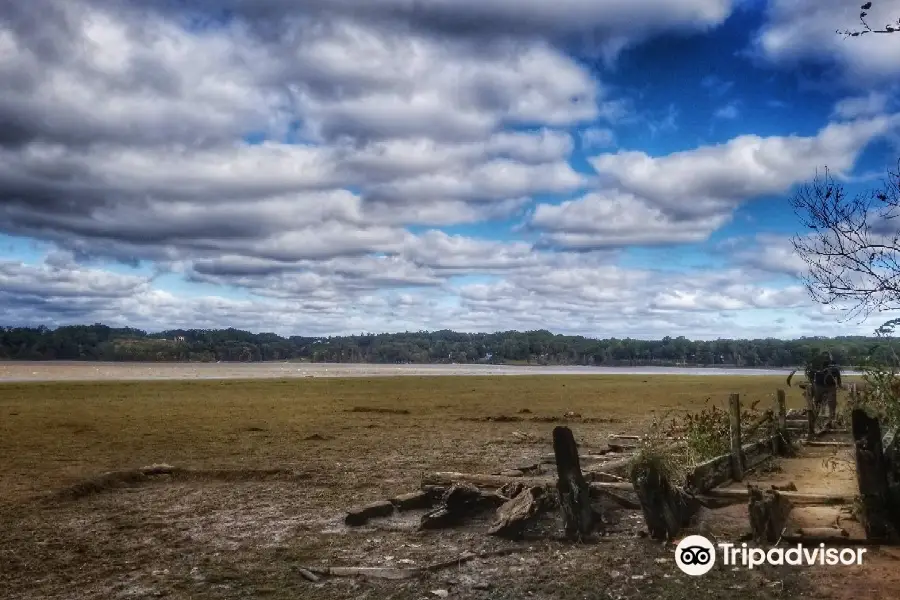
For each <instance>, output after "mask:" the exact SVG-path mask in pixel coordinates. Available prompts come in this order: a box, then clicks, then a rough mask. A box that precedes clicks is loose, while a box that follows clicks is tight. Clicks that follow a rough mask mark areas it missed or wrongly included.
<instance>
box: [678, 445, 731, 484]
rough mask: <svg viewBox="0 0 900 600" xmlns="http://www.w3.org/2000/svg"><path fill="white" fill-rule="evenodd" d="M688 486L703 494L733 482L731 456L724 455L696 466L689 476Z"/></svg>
mask: <svg viewBox="0 0 900 600" xmlns="http://www.w3.org/2000/svg"><path fill="white" fill-rule="evenodd" d="M686 479H687V481H686V483H687V485H688V486H689V487H690V488H691V489H693V490H695V491H697V492H698V493H703V492H705V491H706V490H711V489H712V488H714V487H718V486H720V485H722V484H723V483H726V482H728V481H731V455H730V454H723V455H722V456H717V457H715V458H711V459H709V460H707V461H704V462H702V463H700V464H699V465H697V466H695V467H694V468H693V469H692V470H691V472H690V473H688V475H687V478H686Z"/></svg>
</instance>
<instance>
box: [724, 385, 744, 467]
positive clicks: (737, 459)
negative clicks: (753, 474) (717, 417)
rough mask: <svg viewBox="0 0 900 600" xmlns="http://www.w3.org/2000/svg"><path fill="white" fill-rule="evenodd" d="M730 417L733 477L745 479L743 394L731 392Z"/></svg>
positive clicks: (729, 400)
mask: <svg viewBox="0 0 900 600" xmlns="http://www.w3.org/2000/svg"><path fill="white" fill-rule="evenodd" d="M728 418H729V425H730V428H731V477H732V478H733V479H734V480H735V481H742V480H743V479H744V461H743V457H742V453H741V396H740V394H731V397H730V398H729V399H728Z"/></svg>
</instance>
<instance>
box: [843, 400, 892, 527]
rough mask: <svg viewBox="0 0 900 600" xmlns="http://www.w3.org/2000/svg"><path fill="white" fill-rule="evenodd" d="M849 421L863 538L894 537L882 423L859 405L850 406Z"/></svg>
mask: <svg viewBox="0 0 900 600" xmlns="http://www.w3.org/2000/svg"><path fill="white" fill-rule="evenodd" d="M851 421H852V426H853V441H854V442H855V445H856V482H857V484H858V486H859V495H860V499H861V500H862V512H863V514H862V515H861V521H862V522H863V526H864V527H865V530H866V538H868V539H883V540H890V539H896V536H897V529H896V527H895V523H894V520H895V519H896V508H897V507H892V506H891V502H890V494H889V490H888V480H887V471H888V469H887V461H886V459H885V456H884V448H883V447H882V439H881V426H880V425H879V423H878V419H877V418H875V417H871V416H869V415H868V414H867V413H866V411H865V410H863V409H861V408H854V409H853V412H852V413H851ZM892 508H894V510H893V511H892V510H891V509H892ZM892 512H894V515H892V514H891V513H892ZM892 517H893V518H892Z"/></svg>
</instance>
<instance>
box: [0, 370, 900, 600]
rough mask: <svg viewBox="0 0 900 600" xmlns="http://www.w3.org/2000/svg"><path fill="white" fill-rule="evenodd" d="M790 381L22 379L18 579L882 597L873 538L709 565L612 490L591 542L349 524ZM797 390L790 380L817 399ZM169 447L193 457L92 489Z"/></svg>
mask: <svg viewBox="0 0 900 600" xmlns="http://www.w3.org/2000/svg"><path fill="white" fill-rule="evenodd" d="M778 383H779V381H778V380H777V379H769V378H762V377H744V378H690V377H681V378H679V377H675V378H648V379H641V378H635V377H625V378H621V377H620V378H616V377H593V378H591V377H584V378H580V377H571V376H566V377H561V378H553V377H522V378H519V377H516V378H511V379H510V378H491V377H485V378H458V377H446V378H411V377H410V378H407V377H404V378H396V379H387V378H379V379H353V380H351V379H346V380H325V379H319V380H304V382H303V383H302V384H298V382H296V381H293V382H292V381H271V382H260V381H232V382H141V383H136V382H135V383H102V384H99V383H83V384H82V383H65V384H63V383H59V384H50V383H44V384H6V385H0V590H3V593H2V594H0V596H2V597H3V598H11V599H17V600H18V599H21V600H37V599H39V598H40V599H43V598H60V599H61V598H79V599H80V598H96V599H101V598H103V599H106V598H113V599H119V598H122V599H125V598H216V599H219V598H221V599H232V598H325V599H327V598H369V599H373V600H378V599H387V598H404V599H405V598H410V599H422V598H441V597H451V598H453V597H456V598H510V599H513V598H516V599H520V598H612V599H615V600H620V599H627V598H667V599H668V598H675V599H677V598H685V599H686V598H692V599H693V598H697V597H710V598H733V597H735V595H737V594H740V595H741V597H743V598H806V597H809V598H812V597H816V598H821V597H823V593H827V594H832V595H831V597H834V598H843V597H845V596H841V595H838V594H839V592H840V590H841V582H843V581H846V580H847V578H848V577H851V578H853V577H855V578H857V579H858V580H859V581H860V582H863V584H864V585H863V587H865V586H872V587H873V589H876V590H877V593H878V595H876V596H874V597H892V596H884V595H881V593H882V592H886V590H888V589H890V586H891V585H896V579H894V580H888V579H887V577H888V576H890V569H891V567H892V565H893V564H895V563H894V561H895V560H896V557H892V556H893V555H891V554H889V553H884V554H883V555H882V554H881V553H874V552H873V553H872V554H871V555H870V556H872V557H874V558H872V560H871V561H867V562H866V563H865V564H864V565H863V568H861V569H858V572H857V571H854V572H850V571H846V572H845V571H841V572H839V573H835V572H833V571H832V572H829V573H824V574H819V573H814V571H815V569H810V570H809V571H806V570H804V569H799V568H797V567H767V568H761V569H754V570H753V571H748V570H746V569H738V570H731V569H728V568H720V567H719V566H717V567H716V568H715V569H713V571H711V572H710V573H708V574H707V575H705V576H703V577H688V576H686V575H684V574H682V573H681V572H680V571H679V570H678V569H677V567H675V565H674V562H673V557H674V552H673V545H668V546H666V545H663V544H660V543H656V542H652V541H649V540H647V539H646V538H645V537H643V520H642V518H641V516H640V514H639V513H637V512H635V511H627V510H623V509H620V508H618V507H615V506H613V505H606V504H603V506H602V508H603V509H604V513H605V515H606V517H607V520H608V526H607V532H606V535H605V536H602V537H600V538H598V539H596V540H593V541H591V542H590V543H585V544H572V543H568V542H565V541H562V540H561V539H560V535H559V534H560V526H559V523H558V522H557V519H556V517H555V516H554V515H550V516H548V517H547V518H546V519H545V520H543V521H542V522H541V523H540V524H539V525H538V526H536V527H535V528H534V530H532V531H530V532H529V533H528V535H527V537H526V539H525V540H524V541H519V542H508V541H503V540H498V539H495V538H492V537H490V536H487V535H485V530H486V528H487V525H488V522H487V521H486V520H482V521H478V520H476V521H474V522H471V523H468V524H467V525H466V526H464V527H461V528H457V529H451V530H441V531H429V532H419V531H416V529H415V527H416V524H417V522H418V518H419V516H420V513H415V512H413V513H406V514H401V515H400V516H397V517H392V518H389V519H383V520H376V521H373V522H371V523H370V524H369V525H367V526H365V527H357V528H348V527H346V526H344V524H343V516H344V514H345V511H346V509H348V508H350V507H351V506H355V505H359V504H362V503H365V502H369V501H373V500H380V499H384V498H389V497H391V496H393V495H396V494H398V493H403V492H407V491H412V490H414V489H416V488H417V487H418V485H419V482H420V481H421V476H422V474H423V473H425V472H429V471H438V470H454V471H468V472H481V473H497V472H500V471H502V470H504V469H507V468H509V467H511V466H515V465H517V464H521V463H522V462H532V461H535V460H536V459H538V458H539V457H540V456H542V455H544V454H547V453H549V452H552V447H551V441H550V432H551V430H552V428H553V427H554V426H555V425H556V424H562V423H565V424H567V425H569V426H570V427H571V428H572V429H573V431H574V432H575V434H576V438H577V440H578V442H579V445H580V449H581V451H582V452H583V453H590V452H591V450H592V449H597V448H601V447H604V446H605V445H606V444H607V442H608V440H609V437H608V436H609V435H610V434H615V433H631V434H640V433H643V432H644V431H645V430H646V426H647V422H648V421H649V420H651V419H652V418H654V415H655V416H659V415H660V414H664V413H668V412H670V411H678V410H685V409H691V408H698V407H700V406H703V405H704V404H706V403H708V402H710V401H712V402H720V400H718V399H719V398H721V399H722V400H721V401H724V400H725V399H726V398H727V396H728V393H730V392H732V391H736V392H739V393H741V394H742V397H743V398H746V399H747V401H748V402H751V401H753V400H756V399H758V400H761V401H767V402H770V401H771V399H772V397H773V396H774V390H775V388H776V387H777V385H778ZM795 395H796V394H795ZM797 396H798V397H796V398H795V397H794V395H789V399H790V401H791V402H792V403H793V404H795V405H796V404H797V403H798V402H799V395H797ZM710 398H712V400H710ZM525 411H528V412H525ZM566 413H575V414H574V415H572V414H570V415H569V416H568V417H566V416H564V415H565V414H566ZM498 417H502V418H498ZM816 450H817V451H818V450H819V449H816ZM154 463H170V464H173V465H176V466H178V467H183V468H184V469H185V470H184V471H181V472H176V473H175V474H174V475H171V476H161V477H153V478H149V479H146V480H143V481H130V482H129V481H124V482H121V484H115V482H109V481H106V482H100V483H99V484H97V485H95V486H93V487H91V486H86V485H84V482H85V481H94V482H95V483H97V482H98V480H97V476H98V475H100V474H102V473H103V472H105V471H108V470H113V469H134V468H136V467H140V466H144V465H149V464H154ZM817 465H818V466H817ZM819 467H821V470H824V469H825V462H824V461H823V460H821V459H820V458H819V457H818V456H817V455H809V456H807V457H805V458H804V459H800V460H796V461H793V462H790V463H786V464H785V465H784V467H783V468H784V469H785V471H784V472H782V473H777V474H772V475H770V476H771V477H775V478H777V479H778V480H779V481H782V480H785V479H793V480H794V481H795V483H796V485H797V487H798V488H799V489H800V490H801V491H815V490H817V489H822V488H821V487H815V486H818V485H819V482H820V481H821V480H822V479H823V478H824V480H825V481H828V482H829V483H828V484H827V485H849V483H848V481H850V482H852V479H850V480H848V479H847V476H846V474H845V475H843V476H841V475H839V474H837V473H836V472H831V471H828V472H827V473H825V472H822V473H820V474H818V475H817V474H816V469H817V468H819ZM841 477H843V479H841ZM832 481H833V482H835V483H832ZM814 484H815V486H814ZM738 508H743V510H744V512H745V511H746V508H744V507H743V505H741V506H739V507H738ZM724 510H725V509H720V511H724ZM734 510H738V509H734ZM488 518H489V517H485V519H488ZM728 518H729V514H727V512H719V513H718V514H716V515H713V516H712V521H709V519H710V517H709V516H707V522H706V523H707V525H704V522H703V521H702V520H701V522H700V523H699V524H698V527H700V530H703V529H702V528H703V527H704V526H708V523H710V522H712V523H714V526H715V527H717V528H720V529H722V530H727V527H728V523H729V521H728ZM731 518H732V519H733V523H734V524H735V525H736V526H737V525H739V524H740V522H741V521H742V522H743V523H746V516H744V517H743V519H742V518H741V516H740V514H739V513H735V514H732V515H731ZM804 518H806V517H804ZM810 518H811V517H810ZM816 518H820V519H821V520H824V521H828V519H830V518H832V516H830V515H825V514H823V515H819V516H818V517H816ZM735 531H737V530H735ZM496 551H505V552H507V554H497V555H485V556H484V557H483V558H476V559H474V560H470V561H467V562H463V563H461V564H457V565H453V566H450V567H449V568H444V569H441V570H437V571H434V572H429V573H428V574H427V575H424V576H421V577H416V578H413V579H408V580H380V579H371V578H345V577H327V578H323V579H322V580H321V581H319V582H317V583H312V582H309V581H307V580H305V579H304V578H303V577H302V576H301V574H300V569H301V568H303V567H305V566H311V567H322V566H368V567H378V566H390V567H397V568H409V567H419V566H425V565H432V564H434V563H438V562H444V561H456V560H457V559H459V558H460V557H463V556H466V555H467V553H490V552H496ZM851 569H852V568H851ZM892 581H893V583H892Z"/></svg>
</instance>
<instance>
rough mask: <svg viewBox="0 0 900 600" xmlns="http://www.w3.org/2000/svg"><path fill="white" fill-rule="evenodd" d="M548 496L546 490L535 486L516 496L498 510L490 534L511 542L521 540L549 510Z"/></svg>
mask: <svg viewBox="0 0 900 600" xmlns="http://www.w3.org/2000/svg"><path fill="white" fill-rule="evenodd" d="M546 494H547V489H546V488H544V487H539V486H535V487H531V488H528V489H527V490H525V491H523V492H521V493H519V494H518V495H516V497H515V498H513V499H512V500H509V501H508V502H506V503H505V504H503V505H502V506H501V507H500V508H498V509H497V517H496V519H495V520H494V523H493V524H492V525H491V528H490V529H489V530H488V534H489V535H496V536H498V537H502V538H506V539H511V540H518V539H521V538H522V535H523V534H524V533H525V528H526V527H527V526H528V524H529V523H530V522H532V521H533V520H534V519H536V518H537V517H538V516H539V515H540V514H541V513H542V512H543V511H544V510H545V509H546V508H548V506H549V503H548V502H547V498H546Z"/></svg>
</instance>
